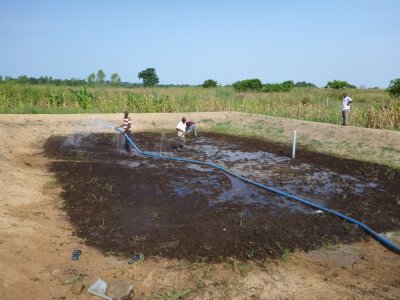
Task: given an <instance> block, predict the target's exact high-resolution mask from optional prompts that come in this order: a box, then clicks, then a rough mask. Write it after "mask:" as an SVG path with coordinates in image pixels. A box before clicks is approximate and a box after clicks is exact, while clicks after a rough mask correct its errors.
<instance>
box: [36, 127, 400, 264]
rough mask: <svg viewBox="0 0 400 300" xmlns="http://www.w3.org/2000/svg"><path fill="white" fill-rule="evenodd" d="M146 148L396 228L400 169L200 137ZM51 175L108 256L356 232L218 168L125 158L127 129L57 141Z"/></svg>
mask: <svg viewBox="0 0 400 300" xmlns="http://www.w3.org/2000/svg"><path fill="white" fill-rule="evenodd" d="M135 141H136V142H137V144H138V146H139V147H141V148H142V149H143V150H147V151H155V152H159V153H161V154H162V155H166V156H184V157H187V158H193V159H198V160H205V161H210V162H214V163H217V164H220V165H222V166H225V167H227V168H229V169H231V170H233V171H235V172H236V173H239V174H241V175H243V176H246V177H248V178H251V179H253V180H256V181H259V182H261V183H264V184H266V185H268V186H271V187H275V188H278V189H281V190H283V191H286V192H289V193H292V194H295V195H298V196H300V197H303V198H306V199H310V200H312V201H315V202H317V203H320V204H322V205H325V206H327V207H329V208H332V209H335V210H338V211H340V212H342V213H345V214H347V215H349V216H350V217H353V218H356V219H358V220H360V221H362V222H365V223H366V224H367V225H369V226H370V227H372V228H373V229H375V230H377V231H378V232H382V231H389V230H396V229H399V227H400V226H399V224H400V199H399V198H400V185H398V184H397V185H396V184H395V183H396V182H397V183H398V182H400V174H399V172H398V171H395V170H392V169H388V168H387V167H384V166H379V165H374V164H368V163H363V162H358V161H350V160H343V159H339V158H334V157H329V156H325V155H322V154H317V153H311V152H306V151H302V150H300V151H299V152H298V154H297V158H296V160H291V159H290V158H289V157H288V154H290V149H288V148H285V147H284V146H281V145H278V144H272V143H268V142H265V141H261V140H257V139H250V138H239V137H232V136H225V135H219V134H211V133H203V134H202V136H201V137H199V138H198V139H191V140H188V141H187V144H186V148H185V149H184V151H183V152H175V151H174V149H175V148H176V141H175V140H174V136H173V135H172V134H162V135H161V134H154V133H137V134H135ZM44 147H45V153H46V155H47V156H48V157H50V158H52V159H53V161H52V162H51V164H50V166H49V168H50V170H51V171H52V172H54V173H55V175H56V177H57V181H58V182H59V184H60V185H61V186H62V188H63V192H62V198H63V206H64V208H65V210H66V211H67V212H68V215H69V218H70V221H71V223H72V224H73V225H74V226H75V228H76V234H77V235H78V236H79V237H81V238H82V239H84V240H85V242H86V243H87V244H88V245H92V246H95V247H98V248H99V249H101V250H102V251H104V252H105V253H109V254H116V255H124V256H130V255H132V254H134V253H137V252H143V253H144V254H145V256H146V257H148V256H163V257H170V258H178V259H182V258H185V259H211V260H224V259H225V258H227V257H236V258H238V259H263V258H267V257H281V256H282V255H283V254H284V253H287V252H288V251H294V250H295V249H299V250H305V251H308V250H312V249H318V248H324V247H328V246H332V245H333V246H335V245H337V246H339V245H340V244H342V243H351V242H354V241H358V240H360V239H365V238H366V237H367V236H366V235H365V234H364V233H363V232H362V231H361V230H360V229H358V228H357V227H356V226H354V225H351V224H348V223H345V222H343V221H341V220H340V219H338V218H337V217H333V216H330V215H327V214H324V213H318V212H315V211H313V210H312V209H311V208H309V207H306V206H303V205H301V204H297V203H295V202H293V201H292V200H287V199H285V198H283V197H281V196H278V195H275V194H273V193H270V192H267V191H263V190H261V189H259V188H257V187H254V186H251V185H248V184H244V183H243V182H241V181H239V180H237V179H234V178H231V177H229V176H227V175H225V174H224V173H222V172H220V171H217V170H215V169H212V168H208V167H203V166H198V165H193V164H187V163H180V162H172V161H167V160H162V159H153V158H147V157H142V156H139V155H137V153H132V154H127V153H126V152H125V151H124V150H123V138H122V136H121V135H120V134H85V135H79V134H74V135H71V136H68V137H60V136H54V137H51V138H50V139H49V140H48V141H47V142H46V144H45V146H44Z"/></svg>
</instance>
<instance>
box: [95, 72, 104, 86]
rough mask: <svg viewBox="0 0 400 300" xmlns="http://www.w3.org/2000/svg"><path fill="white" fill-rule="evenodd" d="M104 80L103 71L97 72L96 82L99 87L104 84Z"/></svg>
mask: <svg viewBox="0 0 400 300" xmlns="http://www.w3.org/2000/svg"><path fill="white" fill-rule="evenodd" d="M105 79H106V74H105V73H104V71H103V70H99V71H97V82H98V83H99V84H101V85H103V84H104V80H105Z"/></svg>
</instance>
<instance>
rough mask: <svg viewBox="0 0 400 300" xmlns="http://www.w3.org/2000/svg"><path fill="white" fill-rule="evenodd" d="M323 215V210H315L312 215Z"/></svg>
mask: <svg viewBox="0 0 400 300" xmlns="http://www.w3.org/2000/svg"><path fill="white" fill-rule="evenodd" d="M322 213H323V211H322V210H319V209H317V210H314V211H313V212H312V214H314V215H315V214H322Z"/></svg>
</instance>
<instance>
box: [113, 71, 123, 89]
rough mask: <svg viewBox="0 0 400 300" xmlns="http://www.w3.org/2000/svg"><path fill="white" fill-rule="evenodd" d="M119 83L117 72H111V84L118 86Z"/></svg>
mask: <svg viewBox="0 0 400 300" xmlns="http://www.w3.org/2000/svg"><path fill="white" fill-rule="evenodd" d="M120 83H121V78H120V77H119V75H118V74H117V73H113V74H112V75H111V84H112V85H113V86H119V84H120Z"/></svg>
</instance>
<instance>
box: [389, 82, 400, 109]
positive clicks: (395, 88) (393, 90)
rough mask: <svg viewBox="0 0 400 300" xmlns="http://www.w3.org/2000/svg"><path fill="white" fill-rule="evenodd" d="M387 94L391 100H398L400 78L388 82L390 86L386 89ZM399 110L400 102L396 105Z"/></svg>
mask: <svg viewBox="0 0 400 300" xmlns="http://www.w3.org/2000/svg"><path fill="white" fill-rule="evenodd" d="M387 92H388V93H389V94H390V96H392V97H393V98H400V78H397V79H393V80H392V81H390V85H389V87H388V88H387ZM398 105H399V109H400V102H399V103H398Z"/></svg>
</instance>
